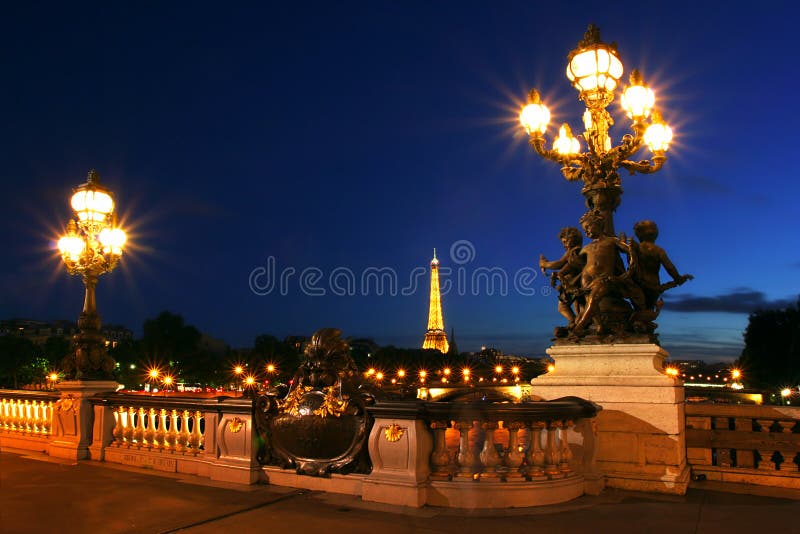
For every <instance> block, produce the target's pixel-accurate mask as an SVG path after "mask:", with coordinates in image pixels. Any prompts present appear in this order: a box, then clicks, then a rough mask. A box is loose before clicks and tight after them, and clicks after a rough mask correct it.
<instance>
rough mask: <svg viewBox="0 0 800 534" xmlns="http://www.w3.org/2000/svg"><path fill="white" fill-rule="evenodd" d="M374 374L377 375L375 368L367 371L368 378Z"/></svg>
mask: <svg viewBox="0 0 800 534" xmlns="http://www.w3.org/2000/svg"><path fill="white" fill-rule="evenodd" d="M374 374H375V368H374V367H370V368H369V369H367V376H372V375H374Z"/></svg>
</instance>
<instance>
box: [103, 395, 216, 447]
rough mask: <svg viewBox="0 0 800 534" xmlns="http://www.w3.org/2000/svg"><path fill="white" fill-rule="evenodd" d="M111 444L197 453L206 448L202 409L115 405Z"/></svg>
mask: <svg viewBox="0 0 800 534" xmlns="http://www.w3.org/2000/svg"><path fill="white" fill-rule="evenodd" d="M112 413H113V414H114V423H115V424H114V429H113V431H112V435H113V436H114V441H113V442H112V445H114V446H116V447H128V448H130V447H135V448H137V449H142V448H146V449H147V450H153V449H157V450H161V451H170V452H173V451H174V452H179V453H188V454H193V455H197V454H199V453H200V452H201V451H202V450H203V444H204V441H205V440H204V435H203V434H204V431H205V428H204V424H205V420H204V417H203V412H202V411H200V410H188V409H183V410H178V409H176V408H172V409H167V408H155V407H152V406H151V407H148V408H146V407H144V406H138V407H137V406H115V407H114V410H113V412H112Z"/></svg>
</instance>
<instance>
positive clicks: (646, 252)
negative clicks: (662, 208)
mask: <svg viewBox="0 0 800 534" xmlns="http://www.w3.org/2000/svg"><path fill="white" fill-rule="evenodd" d="M633 232H634V233H635V234H636V238H637V239H638V240H639V243H638V245H637V246H636V248H637V249H638V250H637V256H638V258H639V262H638V266H637V268H636V269H635V270H634V272H633V279H634V281H635V282H636V283H637V284H638V285H639V287H641V288H642V291H643V292H644V297H645V307H646V308H647V309H649V310H652V309H656V311H657V310H660V309H661V305H662V304H663V301H662V300H661V299H660V298H659V297H661V294H662V293H663V292H664V291H666V290H668V289H672V288H673V287H677V286H680V285H683V284H684V283H685V282H686V281H687V280H693V279H694V276H692V275H691V274H680V273H679V272H678V269H676V268H675V265H673V263H672V262H671V261H670V259H669V256H667V253H666V252H665V251H664V249H663V248H661V247H659V246H658V245H656V243H655V241H656V239H657V238H658V226H656V223H654V222H653V221H639V222H637V223H636V224H634V225H633ZM661 266H663V267H664V270H666V271H667V274H669V275H670V276H671V277H672V281H671V282H667V283H666V284H662V283H661V279H660V278H659V272H660V271H661Z"/></svg>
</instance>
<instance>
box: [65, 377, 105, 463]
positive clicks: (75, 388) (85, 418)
mask: <svg viewBox="0 0 800 534" xmlns="http://www.w3.org/2000/svg"><path fill="white" fill-rule="evenodd" d="M117 386H118V384H117V383H116V382H114V381H113V380H85V381H84V380H67V381H64V382H61V383H60V384H59V390H60V391H61V399H60V400H59V401H58V402H57V403H56V404H55V406H54V409H53V441H51V442H50V456H53V457H56V458H67V459H70V460H84V459H87V458H89V446H90V445H91V443H92V425H93V422H94V409H93V407H92V405H91V403H90V402H89V399H91V398H92V397H93V396H94V395H97V394H98V393H109V392H114V391H116V390H117Z"/></svg>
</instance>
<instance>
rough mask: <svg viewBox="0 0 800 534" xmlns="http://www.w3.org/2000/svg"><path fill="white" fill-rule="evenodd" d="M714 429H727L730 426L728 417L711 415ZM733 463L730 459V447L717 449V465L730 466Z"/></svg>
mask: <svg viewBox="0 0 800 534" xmlns="http://www.w3.org/2000/svg"><path fill="white" fill-rule="evenodd" d="M711 420H712V422H713V424H714V429H715V430H728V428H730V426H729V425H730V418H729V417H712V418H711ZM732 464H733V461H732V459H731V449H717V465H718V466H719V467H730V466H731V465H732Z"/></svg>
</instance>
